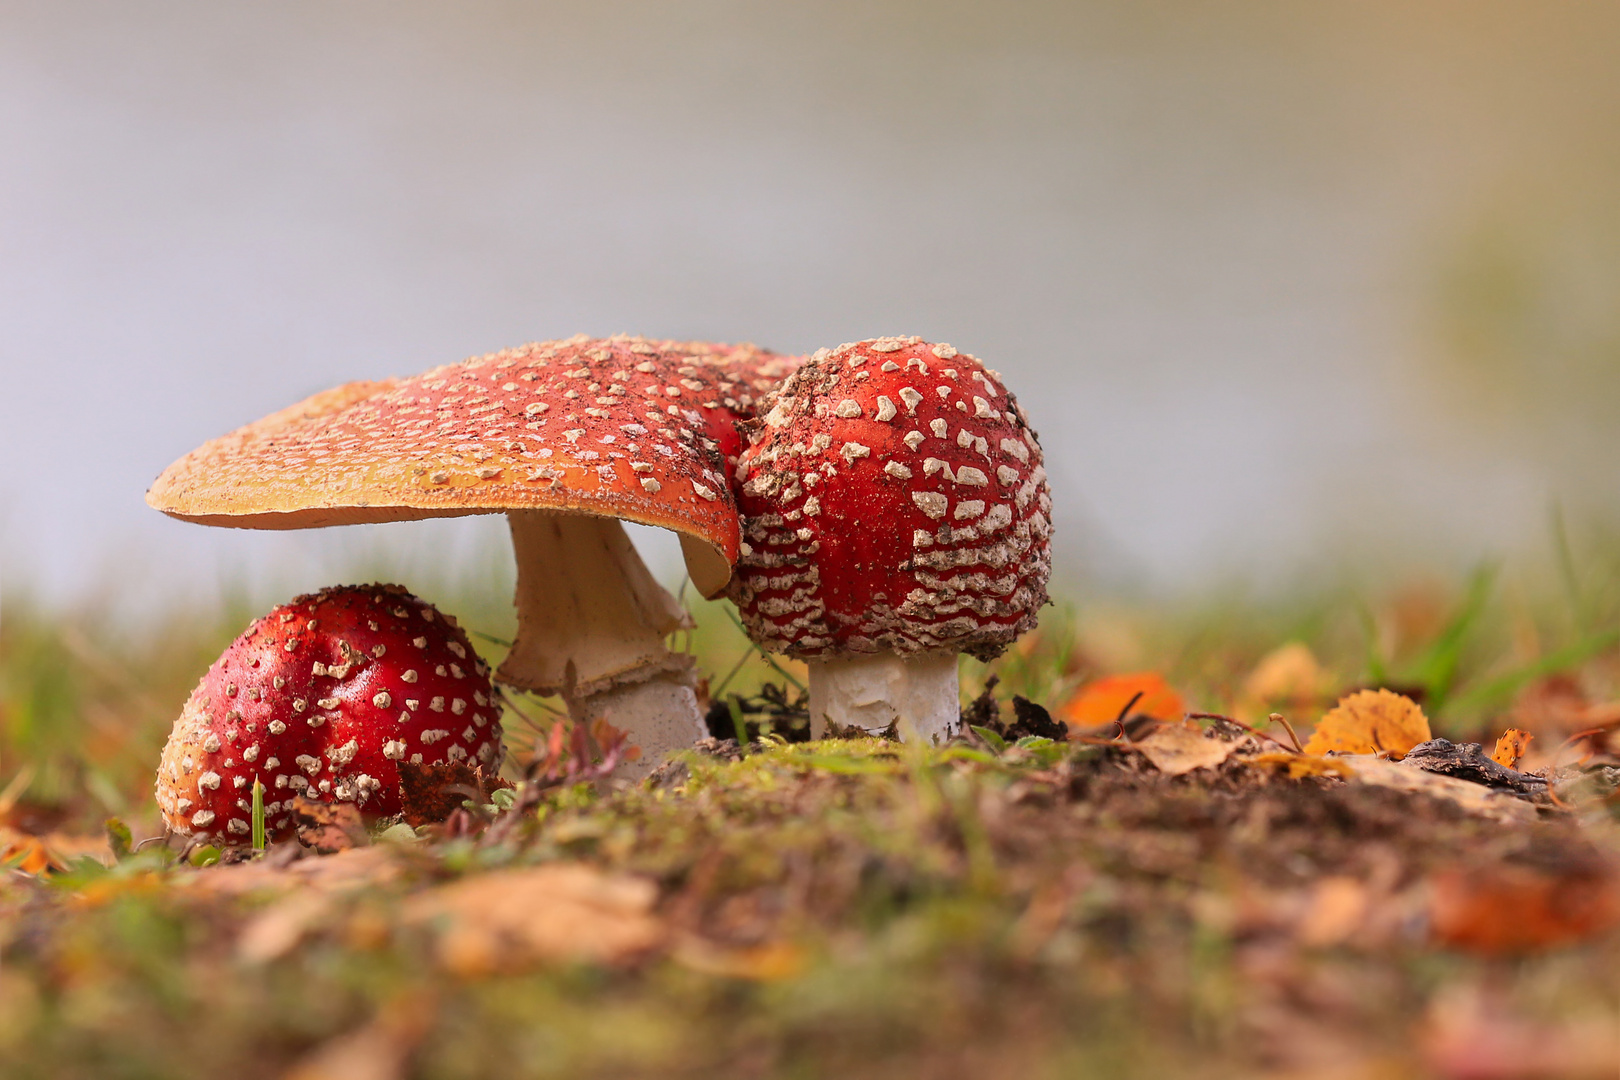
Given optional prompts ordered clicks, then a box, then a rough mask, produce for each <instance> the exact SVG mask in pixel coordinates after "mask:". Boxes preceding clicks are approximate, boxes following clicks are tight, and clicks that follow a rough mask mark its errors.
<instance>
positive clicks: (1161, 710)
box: [1059, 671, 1187, 728]
mask: <svg viewBox="0 0 1620 1080" xmlns="http://www.w3.org/2000/svg"><path fill="white" fill-rule="evenodd" d="M1137 694H1141V695H1142V696H1141V697H1140V698H1138V699H1137V702H1136V704H1135V705H1131V711H1130V715H1131V716H1151V717H1153V718H1154V719H1155V720H1180V719H1181V716H1182V714H1183V713H1185V712H1186V711H1187V709H1186V706H1185V705H1184V704H1183V703H1182V700H1181V695H1180V694H1178V693H1176V692H1175V691H1174V690H1172V689H1171V688H1170V684H1169V683H1167V682H1165V681H1164V676H1163V675H1160V674H1159V673H1158V672H1157V671H1138V672H1133V673H1132V674H1129V675H1110V676H1108V677H1106V678H1102V679H1097V680H1096V681H1094V682H1090V683H1087V684H1086V685H1085V686H1083V687H1081V688H1080V690H1079V692H1078V693H1076V694H1075V695H1074V697H1072V698H1070V699H1069V700H1068V702H1067V703H1065V704H1064V706H1063V708H1062V709H1060V710H1059V712H1060V713H1061V714H1062V716H1063V719H1065V720H1067V721H1068V722H1069V723H1070V724H1071V725H1073V726H1074V727H1080V728H1091V727H1100V726H1102V725H1103V724H1111V723H1113V722H1114V720H1115V719H1117V718H1118V717H1119V714H1120V712H1121V711H1122V710H1123V709H1124V708H1125V706H1126V705H1128V704H1130V700H1131V698H1133V697H1136V695H1137Z"/></svg>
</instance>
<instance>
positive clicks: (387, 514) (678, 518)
mask: <svg viewBox="0 0 1620 1080" xmlns="http://www.w3.org/2000/svg"><path fill="white" fill-rule="evenodd" d="M795 363H796V361H795V360H794V359H792V358H789V357H782V356H777V355H776V354H773V353H769V352H766V351H764V350H761V349H757V348H755V347H754V346H752V345H737V346H730V345H715V344H708V343H702V342H675V341H649V340H647V339H645V338H639V337H628V336H619V337H611V338H596V339H592V338H586V337H584V336H583V335H581V336H579V337H574V338H570V339H569V340H567V341H551V342H537V343H534V344H530V345H524V346H521V347H519V348H515V349H503V350H502V351H500V352H497V353H491V354H489V355H487V356H480V357H474V358H473V359H470V360H466V361H463V362H461V363H458V364H450V365H447V366H444V367H439V368H435V369H433V370H432V371H429V372H426V373H425V374H422V375H416V376H413V377H411V378H407V379H389V380H385V381H382V382H359V383H349V384H348V385H346V386H341V387H338V388H336V389H333V390H328V391H325V392H323V393H320V394H316V395H315V396H314V397H311V398H309V399H307V400H305V401H303V402H300V403H298V404H297V405H294V406H292V407H290V408H287V409H283V410H281V411H280V412H277V413H274V414H272V415H271V416H268V417H265V418H264V419H263V420H260V421H258V422H256V423H253V424H249V425H248V426H246V427H244V428H240V429H238V430H236V431H233V432H231V433H230V434H228V435H225V436H222V437H220V438H218V439H214V440H213V441H211V442H208V443H206V444H204V445H203V446H201V447H199V448H198V449H196V450H194V451H192V452H191V453H189V454H187V455H186V456H185V457H183V458H181V459H180V460H179V461H177V462H175V463H174V464H173V465H171V466H169V468H168V469H166V470H164V472H163V475H161V476H159V477H158V479H157V481H156V482H155V483H154V484H153V485H152V487H151V489H150V490H149V491H148V492H147V494H146V501H147V502H148V503H149V504H150V505H151V506H153V507H155V508H157V509H159V510H162V511H163V512H164V513H166V514H169V515H170V516H172V517H177V518H181V519H182V520H186V521H194V522H199V523H202V524H205V525H228V526H234V527H237V528H251V529H304V528H316V527H320V526H325V525H345V524H358V523H363V522H379V521H400V520H409V519H414V518H426V517H453V516H460V515H465V514H488V513H502V512H505V511H508V510H553V511H563V512H576V513H586V514H596V515H600V516H604V517H616V518H622V519H625V520H628V521H637V522H641V523H642V524H646V525H659V526H662V527H664V528H667V529H672V530H674V531H676V532H678V533H681V534H682V535H683V536H684V537H690V538H692V539H694V540H697V541H700V542H702V543H703V544H705V545H707V546H708V547H709V548H710V549H711V550H712V552H713V554H714V555H715V556H717V557H719V558H721V559H723V560H724V562H725V564H726V566H727V567H729V566H730V565H731V564H733V563H735V562H736V556H737V539H738V537H737V531H738V527H737V515H736V507H735V504H734V502H733V500H732V496H731V493H730V491H729V489H728V485H727V483H726V473H727V471H728V468H729V467H730V465H731V464H732V463H733V462H734V460H735V457H736V455H737V453H738V452H739V451H740V450H741V448H742V445H743V438H742V436H741V435H740V434H739V432H738V430H737V424H738V422H739V421H741V420H744V419H747V418H748V417H750V416H752V415H753V412H754V406H755V403H756V400H757V399H758V398H759V397H760V396H762V395H763V394H764V393H765V392H766V391H768V390H770V389H771V388H773V387H774V386H776V385H777V383H778V382H779V381H780V380H781V379H782V378H783V377H785V376H786V375H787V374H788V373H789V372H790V371H791V370H792V368H793V366H794V364H795ZM720 580H721V582H723V580H724V575H723V574H722V575H720ZM715 588H718V583H717V584H716V585H715Z"/></svg>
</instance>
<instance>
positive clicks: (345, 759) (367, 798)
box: [157, 585, 501, 844]
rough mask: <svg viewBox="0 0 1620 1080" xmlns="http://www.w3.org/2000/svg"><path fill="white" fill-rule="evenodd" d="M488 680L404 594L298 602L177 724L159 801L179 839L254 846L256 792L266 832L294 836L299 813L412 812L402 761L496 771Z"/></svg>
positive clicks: (224, 661) (236, 657)
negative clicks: (404, 796) (320, 808)
mask: <svg viewBox="0 0 1620 1080" xmlns="http://www.w3.org/2000/svg"><path fill="white" fill-rule="evenodd" d="M493 699H494V689H493V687H491V685H490V681H489V668H487V667H485V666H484V663H483V661H481V660H480V659H479V658H478V654H477V653H475V652H474V651H473V648H472V644H471V643H470V642H469V641H468V640H467V635H466V634H464V633H462V631H461V630H460V629H459V628H458V627H457V626H456V624H455V620H454V619H452V618H451V617H450V616H448V615H444V614H442V613H440V612H439V611H437V610H436V609H435V608H434V607H433V605H432V604H429V603H426V602H425V601H422V600H419V599H417V598H416V597H415V596H412V595H411V594H410V593H408V592H406V591H405V590H404V589H403V588H401V587H400V586H398V585H365V586H346V587H342V588H333V589H325V590H323V591H321V592H319V593H316V594H314V595H312V596H300V597H298V598H297V599H296V600H294V601H292V603H290V604H284V605H282V606H281V607H278V608H276V609H275V610H274V611H272V612H270V613H269V614H268V615H266V616H264V617H263V618H262V619H259V620H258V621H256V622H255V623H254V624H253V625H252V626H250V627H248V628H247V630H246V631H245V632H244V633H243V634H242V636H241V637H239V638H237V639H236V640H235V641H234V642H232V643H231V645H230V646H229V647H228V648H227V649H226V650H225V652H224V654H223V655H221V656H220V658H219V659H218V660H216V661H215V662H214V665H213V666H212V667H210V668H209V669H208V673H207V674H206V675H204V676H203V677H202V681H201V682H199V683H198V684H197V688H196V689H195V690H193V691H192V692H191V697H190V698H189V699H187V701H186V704H185V708H184V709H182V710H181V713H180V718H179V719H178V720H176V721H175V724H174V730H173V731H172V732H170V734H169V741H168V744H167V745H165V746H164V748H163V759H162V762H161V763H160V764H159V766H158V778H157V803H158V807H159V808H160V809H161V810H162V811H163V817H164V820H165V821H167V822H168V824H169V827H170V828H171V829H173V830H175V831H176V832H179V833H185V834H188V835H191V836H194V837H198V838H208V839H213V840H217V841H219V842H221V843H225V844H245V843H247V842H248V840H249V836H250V834H251V831H252V802H251V801H250V800H251V799H252V796H253V783H254V781H258V782H260V783H262V784H263V785H264V788H265V793H264V814H265V826H266V830H265V831H266V834H267V835H268V836H269V837H271V838H273V839H274V838H281V837H285V836H288V835H290V834H291V832H292V818H291V816H290V813H289V811H290V810H291V801H292V798H293V796H294V795H307V796H308V797H310V798H312V799H318V800H320V801H322V802H350V803H353V804H354V805H355V806H357V807H359V808H360V810H361V812H362V814H364V815H365V816H366V817H367V818H372V819H376V818H387V817H393V816H395V815H397V814H399V813H400V812H401V810H402V809H403V807H402V805H401V791H400V782H399V766H398V763H399V762H401V761H408V762H410V763H412V764H415V765H423V764H426V765H442V764H453V763H455V762H459V761H470V762H474V763H477V764H479V765H482V766H483V767H484V768H485V769H487V770H489V771H491V772H493V771H494V770H495V768H496V766H497V765H498V764H499V763H500V758H501V724H500V710H499V708H498V706H496V705H495V703H494V700H493Z"/></svg>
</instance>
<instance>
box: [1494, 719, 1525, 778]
mask: <svg viewBox="0 0 1620 1080" xmlns="http://www.w3.org/2000/svg"><path fill="white" fill-rule="evenodd" d="M1533 738H1535V736H1534V735H1532V734H1530V733H1529V732H1528V731H1520V730H1519V729H1518V728H1508V729H1507V730H1506V731H1504V732H1502V737H1501V738H1499V739H1497V740H1496V749H1495V750H1493V751H1491V760H1492V761H1494V762H1496V763H1497V764H1498V765H1500V766H1502V767H1503V768H1504V769H1511V768H1514V767H1516V766H1517V765H1518V764H1519V759H1520V758H1522V757H1524V752H1525V750H1527V749H1529V746H1530V740H1531V739H1533Z"/></svg>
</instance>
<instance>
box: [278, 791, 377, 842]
mask: <svg viewBox="0 0 1620 1080" xmlns="http://www.w3.org/2000/svg"><path fill="white" fill-rule="evenodd" d="M292 809H293V820H294V822H296V824H297V826H298V842H299V843H300V844H303V845H304V846H305V847H307V848H314V849H315V850H316V851H317V852H319V853H320V854H322V855H331V854H335V853H336V852H339V851H347V850H348V849H350V848H354V847H364V846H365V845H366V844H369V843H370V842H371V837H370V834H368V833H367V832H366V823H365V822H364V821H362V820H361V818H360V811H359V809H358V808H357V807H355V806H354V805H353V804H352V803H344V802H330V803H327V802H320V801H318V800H316V799H311V798H309V797H308V796H305V795H295V796H294V797H293V800H292Z"/></svg>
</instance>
